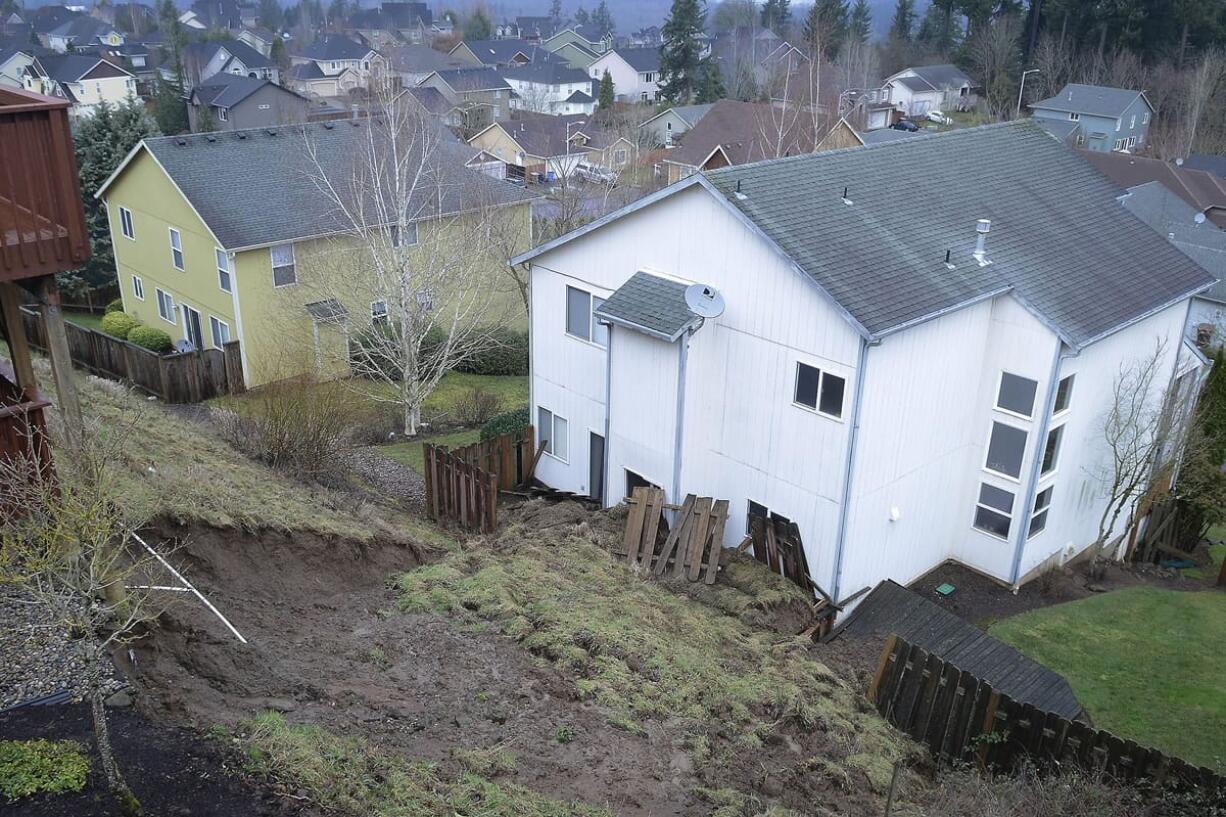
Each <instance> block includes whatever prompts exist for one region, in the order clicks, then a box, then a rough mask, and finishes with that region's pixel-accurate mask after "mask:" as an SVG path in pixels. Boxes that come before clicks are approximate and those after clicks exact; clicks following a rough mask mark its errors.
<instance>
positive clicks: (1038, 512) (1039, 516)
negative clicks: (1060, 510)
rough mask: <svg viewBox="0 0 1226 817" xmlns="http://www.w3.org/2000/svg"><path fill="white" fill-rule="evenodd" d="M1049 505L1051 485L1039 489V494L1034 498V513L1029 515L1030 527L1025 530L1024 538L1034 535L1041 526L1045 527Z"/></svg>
mask: <svg viewBox="0 0 1226 817" xmlns="http://www.w3.org/2000/svg"><path fill="white" fill-rule="evenodd" d="M1050 507H1051V486H1050V485H1049V486H1048V487H1046V488H1044V489H1043V490H1042V491H1039V495H1038V496H1036V497H1035V498H1034V513H1032V514H1031V515H1030V529H1029V530H1028V531H1026V538H1030V537H1031V536H1034V535H1035V534H1036V533H1038V532H1039V531H1041V530H1043V528H1045V527H1047V509H1048V508H1050Z"/></svg>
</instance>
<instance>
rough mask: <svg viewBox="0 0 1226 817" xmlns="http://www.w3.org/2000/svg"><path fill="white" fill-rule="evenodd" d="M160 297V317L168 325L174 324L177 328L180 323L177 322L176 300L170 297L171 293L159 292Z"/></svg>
mask: <svg viewBox="0 0 1226 817" xmlns="http://www.w3.org/2000/svg"><path fill="white" fill-rule="evenodd" d="M157 295H158V316H159V317H160V318H161V319H162V320H164V321H166V322H167V323H173V324H175V325H176V326H177V325H178V322H177V321H176V320H175V299H174V298H172V297H170V293H169V292H163V291H162V290H160V289H159V290H158V291H157Z"/></svg>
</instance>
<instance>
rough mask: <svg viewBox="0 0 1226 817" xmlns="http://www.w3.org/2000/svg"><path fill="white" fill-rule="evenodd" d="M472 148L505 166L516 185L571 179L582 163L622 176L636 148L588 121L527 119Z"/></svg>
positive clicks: (488, 133)
mask: <svg viewBox="0 0 1226 817" xmlns="http://www.w3.org/2000/svg"><path fill="white" fill-rule="evenodd" d="M468 144H469V145H471V146H472V147H474V148H478V149H480V150H483V151H485V152H486V153H488V154H490V155H492V156H494V157H496V158H497V159H498V160H499V161H501V162H503V163H505V164H506V173H505V176H506V178H508V179H513V180H527V181H541V180H544V181H554V180H556V179H559V178H566V177H569V176H570V175H571V173H573V172H574V170H575V166H576V165H578V164H579V163H580V162H587V163H589V164H593V165H596V166H599V167H605V168H608V169H609V170H612V171H614V172H617V171H620V170H622V169H623V168H625V167H626V166H627V165H629V164H631V163H632V162H633V160H634V145H633V143H631V142H630V141H629V140H628V139H626V138H624V137H619V136H617V135H616V134H613V133H609V132H607V131H604V130H602V129H601V128H600V127H599V126H597V125H596V123H594V122H592V121H590V120H589V119H588V117H585V116H523V117H521V118H519V119H514V120H511V121H509V122H496V123H494V124H492V125H490V126H489V127H488V128H486V129H484V130H482V131H481V132H479V133H477V134H476V135H475V136H473V137H472V138H471V139H469V140H468Z"/></svg>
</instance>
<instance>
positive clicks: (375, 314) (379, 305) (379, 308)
mask: <svg viewBox="0 0 1226 817" xmlns="http://www.w3.org/2000/svg"><path fill="white" fill-rule="evenodd" d="M370 322H371V323H374V324H385V323H387V301H383V300H379V301H371V303H370Z"/></svg>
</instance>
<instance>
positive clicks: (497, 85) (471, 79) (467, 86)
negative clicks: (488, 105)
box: [435, 67, 511, 93]
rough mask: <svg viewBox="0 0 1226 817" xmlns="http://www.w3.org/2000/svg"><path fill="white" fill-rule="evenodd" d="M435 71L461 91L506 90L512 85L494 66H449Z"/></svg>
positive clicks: (448, 83) (454, 89)
mask: <svg viewBox="0 0 1226 817" xmlns="http://www.w3.org/2000/svg"><path fill="white" fill-rule="evenodd" d="M435 73H436V74H438V77H439V79H441V80H442V81H443V82H445V83H447V85H448V87H450V88H451V89H452V90H453V91H457V92H459V93H470V92H472V91H495V90H497V91H505V90H507V89H509V88H510V87H511V86H510V85H508V84H507V81H506V80H505V79H503V78H502V75H501V74H499V73H498V72H497V71H495V70H494V69H493V68H478V67H470V68H449V69H446V70H444V71H435Z"/></svg>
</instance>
